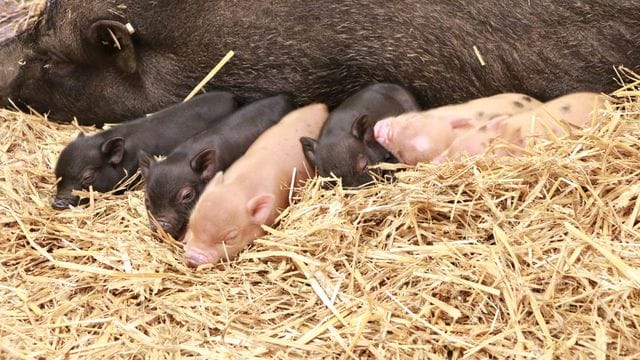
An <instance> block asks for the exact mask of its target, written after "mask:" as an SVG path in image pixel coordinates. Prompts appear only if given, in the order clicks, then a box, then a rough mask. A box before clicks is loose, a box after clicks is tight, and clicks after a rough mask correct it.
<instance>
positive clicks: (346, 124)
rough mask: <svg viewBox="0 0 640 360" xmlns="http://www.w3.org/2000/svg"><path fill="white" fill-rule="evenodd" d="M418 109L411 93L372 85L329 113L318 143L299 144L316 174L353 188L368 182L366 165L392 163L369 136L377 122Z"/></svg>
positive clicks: (303, 141)
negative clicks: (333, 176) (339, 179)
mask: <svg viewBox="0 0 640 360" xmlns="http://www.w3.org/2000/svg"><path fill="white" fill-rule="evenodd" d="M416 110H418V105H417V104H416V101H415V99H414V97H413V95H412V94H411V93H409V92H408V91H407V90H406V89H404V88H403V87H401V86H398V85H395V84H386V83H380V84H374V85H370V86H367V87H365V88H364V89H362V90H360V91H358V92H357V93H355V94H353V95H352V96H350V97H349V98H348V99H347V100H345V101H344V102H343V103H342V104H340V106H338V107H337V108H336V109H335V110H333V111H332V112H331V114H330V115H329V119H327V121H326V122H325V123H324V126H323V127H322V131H321V132H320V137H319V139H318V140H315V139H312V138H309V137H302V138H300V143H301V144H302V149H303V151H304V156H305V157H306V159H307V161H308V162H309V164H310V165H312V166H315V167H316V168H317V169H318V175H320V176H325V177H326V176H330V175H331V174H334V175H336V176H337V177H339V178H341V179H342V185H343V186H348V187H354V186H359V185H363V184H365V183H367V182H369V181H371V180H373V179H372V178H371V175H370V173H369V165H375V164H377V163H379V162H382V161H394V160H395V158H394V157H393V155H391V153H390V152H389V151H387V150H386V149H385V148H384V147H382V145H380V144H379V143H378V142H377V141H376V139H375V137H374V133H373V127H374V125H375V124H376V122H378V120H382V119H384V118H387V117H391V116H398V115H400V114H402V113H405V112H409V111H416Z"/></svg>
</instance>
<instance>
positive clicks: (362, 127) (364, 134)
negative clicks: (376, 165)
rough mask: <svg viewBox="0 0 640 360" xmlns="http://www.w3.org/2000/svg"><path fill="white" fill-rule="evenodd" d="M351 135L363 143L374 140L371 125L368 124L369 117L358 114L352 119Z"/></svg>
mask: <svg viewBox="0 0 640 360" xmlns="http://www.w3.org/2000/svg"><path fill="white" fill-rule="evenodd" d="M351 135H353V136H355V137H356V138H357V139H359V140H362V141H364V142H365V143H370V142H372V141H376V140H375V136H374V133H373V125H372V124H369V117H368V116H367V115H366V114H365V115H360V116H359V117H358V118H357V119H355V120H354V121H353V124H352V125H351Z"/></svg>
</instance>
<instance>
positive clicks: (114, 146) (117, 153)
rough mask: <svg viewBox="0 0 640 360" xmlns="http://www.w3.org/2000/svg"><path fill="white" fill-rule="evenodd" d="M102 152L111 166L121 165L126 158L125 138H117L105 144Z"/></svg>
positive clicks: (101, 148) (101, 149) (101, 147)
mask: <svg viewBox="0 0 640 360" xmlns="http://www.w3.org/2000/svg"><path fill="white" fill-rule="evenodd" d="M100 151H101V152H102V155H103V156H104V157H105V158H106V159H107V162H108V163H109V164H111V165H117V164H120V162H122V158H123V157H124V138H121V137H115V138H111V139H109V140H107V141H105V142H103V143H102V146H100Z"/></svg>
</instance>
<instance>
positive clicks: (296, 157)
mask: <svg viewBox="0 0 640 360" xmlns="http://www.w3.org/2000/svg"><path fill="white" fill-rule="evenodd" d="M328 115H329V114H328V111H327V107H326V106H325V105H324V104H314V105H309V106H306V107H304V108H301V109H298V110H295V111H293V112H290V113H289V114H287V116H285V117H284V118H283V119H282V120H280V122H278V123H277V124H276V125H274V126H272V127H271V128H269V129H268V130H267V131H266V132H264V133H263V134H262V135H261V136H260V137H258V139H257V140H256V141H255V142H254V143H253V145H251V147H249V149H248V150H247V152H246V154H245V155H244V156H242V157H241V158H240V159H238V160H237V161H236V162H235V163H233V165H231V167H229V169H228V170H227V171H226V172H225V173H224V174H223V173H222V172H219V173H217V174H216V176H215V177H214V178H213V180H211V182H209V184H208V185H207V187H206V188H205V190H204V192H203V193H202V195H201V197H200V200H198V202H197V203H196V206H195V208H194V209H193V212H192V213H191V217H190V218H189V224H188V226H187V233H186V235H185V257H186V261H187V264H188V265H189V266H198V265H202V264H210V263H217V262H218V261H220V260H225V259H228V260H230V259H233V258H234V257H235V256H236V255H237V254H238V253H239V252H240V251H242V250H243V249H244V248H245V247H246V246H248V245H249V244H250V243H251V242H253V240H255V239H256V238H257V237H259V236H261V235H263V234H264V230H263V229H262V227H261V226H262V225H273V223H274V222H275V219H276V217H277V215H278V209H283V208H285V207H287V205H288V204H289V192H290V188H289V186H290V185H291V184H299V182H300V181H304V180H306V179H307V177H309V176H313V175H314V173H313V169H312V168H310V167H309V166H308V164H307V163H306V162H305V157H304V155H303V153H302V151H301V149H300V142H299V139H300V137H302V136H308V137H313V138H315V137H316V136H318V134H319V132H320V128H321V127H322V125H323V124H324V122H325V120H326V119H327V117H328ZM294 180H295V181H294Z"/></svg>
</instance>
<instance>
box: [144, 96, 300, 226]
mask: <svg viewBox="0 0 640 360" xmlns="http://www.w3.org/2000/svg"><path fill="white" fill-rule="evenodd" d="M291 110H293V105H292V103H291V98H290V97H289V96H286V95H278V96H273V97H270V98H267V99H263V100H258V101H256V102H254V103H251V104H249V105H247V106H245V107H243V108H241V109H239V110H238V111H236V112H234V113H233V114H231V115H229V116H227V117H226V118H225V119H223V120H221V121H220V122H218V123H216V124H215V125H214V126H213V127H212V128H210V129H207V130H205V131H203V132H202V133H200V134H198V135H196V136H194V137H192V138H191V139H189V140H187V141H185V142H184V143H183V144H181V145H180V146H178V147H177V148H175V149H174V150H173V151H172V152H171V153H170V154H169V155H168V156H167V158H166V159H164V160H162V161H159V162H156V161H155V160H154V159H153V157H151V156H149V155H147V154H146V153H145V152H141V153H140V154H139V160H138V162H139V164H140V170H141V172H142V175H143V176H144V179H145V204H146V206H147V210H148V211H149V215H150V216H153V217H154V218H155V219H156V221H157V223H158V224H159V225H160V227H162V230H164V231H165V232H166V233H168V234H170V235H171V236H173V238H174V239H179V238H180V237H182V236H183V235H184V232H185V229H186V226H187V221H188V220H189V214H190V213H191V210H192V209H193V206H194V205H195V204H196V201H197V200H198V198H199V197H200V194H201V193H202V191H203V190H204V187H205V186H206V185H207V183H208V182H209V180H211V179H212V178H213V176H214V175H215V174H216V173H217V172H218V171H222V170H226V169H227V167H229V166H230V165H231V164H232V163H233V162H234V161H236V159H238V158H239V157H240V156H242V155H243V154H244V153H245V151H246V150H247V148H248V147H249V146H250V145H251V144H252V143H253V142H254V141H255V139H256V138H257V137H258V136H260V134H262V133H263V132H264V131H265V130H266V129H268V128H269V127H271V126H272V125H274V124H275V123H277V122H278V121H279V120H280V119H281V118H282V117H284V116H285V115H286V114H287V113H288V112H290V111H291ZM151 228H152V230H154V231H155V230H156V228H155V225H154V223H153V221H151Z"/></svg>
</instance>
